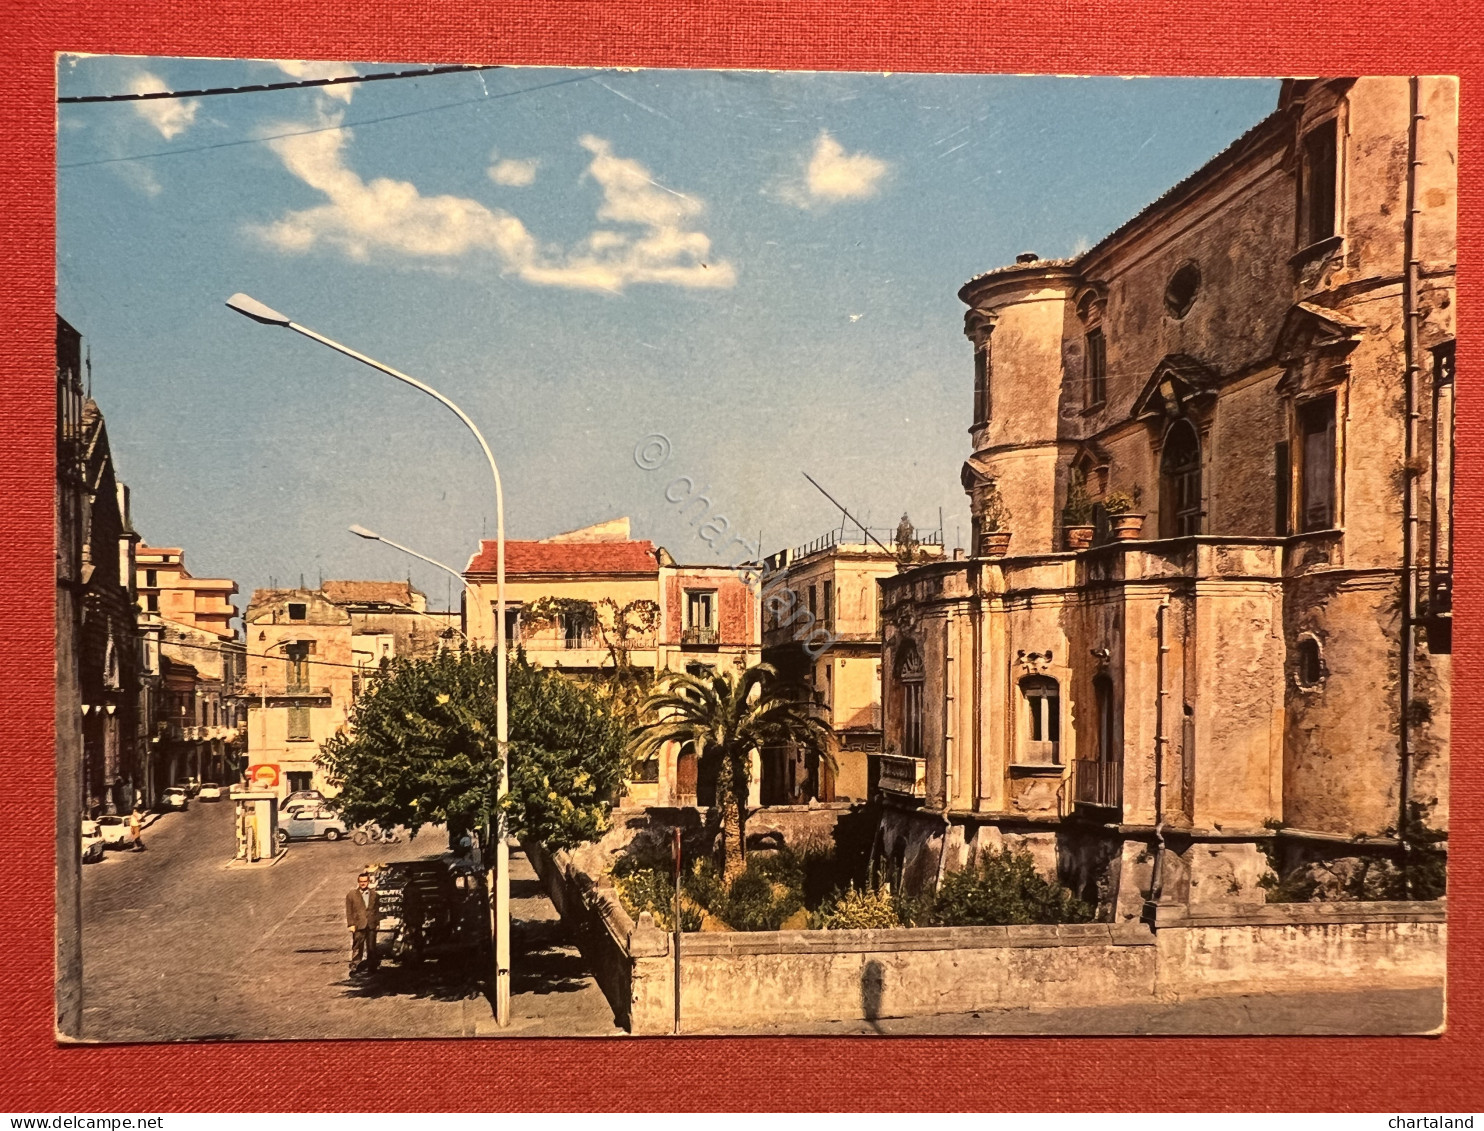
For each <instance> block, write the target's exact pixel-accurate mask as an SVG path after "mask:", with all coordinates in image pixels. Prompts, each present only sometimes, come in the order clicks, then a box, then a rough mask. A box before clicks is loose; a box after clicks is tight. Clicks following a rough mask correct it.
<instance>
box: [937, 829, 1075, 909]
mask: <svg viewBox="0 0 1484 1131" xmlns="http://www.w3.org/2000/svg"><path fill="white" fill-rule="evenodd" d="M1092 917H1093V909H1092V908H1091V907H1089V906H1088V905H1087V904H1086V903H1084V902H1082V900H1080V899H1078V898H1077V897H1076V896H1075V895H1073V894H1072V893H1071V892H1070V891H1068V890H1067V889H1066V888H1064V887H1062V886H1061V885H1060V884H1058V883H1052V882H1050V881H1048V880H1046V879H1045V878H1043V877H1042V876H1041V874H1040V873H1039V872H1037V871H1036V864H1035V861H1034V860H1032V859H1031V856H1030V853H1028V852H1025V851H1024V850H1022V851H1020V852H1011V851H1010V849H1008V848H1006V849H1003V850H1002V851H1000V852H999V853H988V852H986V853H981V854H980V856H979V859H978V860H976V861H975V862H974V864H972V865H971V866H970V867H968V868H965V869H963V870H962V871H960V872H950V873H949V874H948V875H947V876H945V877H943V882H942V883H941V884H940V885H939V886H938V893H937V895H936V896H935V897H934V898H933V900H932V904H931V908H930V910H929V912H928V919H929V921H930V922H931V923H932V925H934V926H940V927H981V926H1006V925H1009V924H1011V923H1086V922H1089V921H1091V919H1092Z"/></svg>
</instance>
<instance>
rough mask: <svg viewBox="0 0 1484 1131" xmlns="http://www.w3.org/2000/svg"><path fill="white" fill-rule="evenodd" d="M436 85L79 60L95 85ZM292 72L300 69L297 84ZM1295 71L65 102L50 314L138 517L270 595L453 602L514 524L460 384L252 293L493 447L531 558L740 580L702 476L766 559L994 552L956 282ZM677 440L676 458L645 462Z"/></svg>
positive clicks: (1268, 98)
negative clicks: (299, 588)
mask: <svg viewBox="0 0 1484 1131" xmlns="http://www.w3.org/2000/svg"><path fill="white" fill-rule="evenodd" d="M412 65H415V64H385V65H381V64H353V65H346V64H326V63H292V62H287V63H272V62H254V61H243V60H200V59H158V58H152V59H143V58H121V57H81V58H71V57H64V58H62V59H61V60H60V62H59V68H58V78H59V88H60V92H61V94H63V95H81V94H102V93H116V92H124V91H145V90H160V89H174V90H180V89H197V88H206V87H216V86H234V85H246V84H251V83H262V82H275V81H282V80H285V79H286V78H287V77H289V75H296V76H301V77H317V76H321V75H329V74H336V73H348V72H349V71H350V70H352V69H353V70H359V71H361V72H363V73H370V72H373V71H378V70H387V69H393V70H394V69H401V68H403V67H405V66H412ZM285 72H287V74H286V73H285ZM1277 92H1278V84H1277V82H1276V81H1274V80H1234V79H1216V80H1193V79H1138V80H1123V79H1107V78H1098V79H1076V78H1037V77H1013V76H934V75H886V76H883V75H865V74H817V73H768V72H752V71H740V72H739V71H733V72H722V71H659V70H643V71H583V70H561V69H539V68H508V69H499V70H492V71H484V72H480V73H478V74H454V75H442V76H435V77H426V78H420V79H401V80H391V81H385V82H374V83H365V84H358V85H353V86H344V87H331V88H320V89H317V90H295V91H284V92H271V93H254V94H237V95H226V96H217V97H203V98H196V99H190V100H150V101H143V102H134V103H112V104H108V103H105V104H83V105H68V106H62V107H60V108H59V119H58V125H59V134H58V136H59V145H58V162H59V165H60V170H59V173H58V245H59V246H58V279H57V282H58V300H57V301H58V310H59V312H60V313H61V314H62V316H63V317H65V318H66V319H68V321H70V322H71V323H72V324H73V325H75V326H76V327H77V328H78V330H80V331H81V332H82V333H83V335H84V337H85V340H86V342H87V343H88V345H89V346H90V347H91V350H92V358H93V391H94V396H95V397H96V399H97V400H98V402H99V404H100V405H101V407H102V409H103V411H104V413H105V415H106V418H107V420H108V427H109V433H110V437H111V439H112V443H113V450H114V455H115V459H116V461H117V463H118V466H119V471H120V474H121V476H122V478H123V479H124V481H125V482H127V483H128V484H129V485H130V487H131V489H132V491H133V502H134V519H135V525H136V526H137V527H138V529H139V530H140V532H141V533H142V534H143V535H144V537H145V538H146V539H147V540H148V541H150V542H152V543H154V544H157V545H159V544H166V545H180V546H184V547H185V548H186V551H187V562H188V564H189V566H190V568H191V569H192V571H193V572H194V573H196V574H197V575H198V576H207V575H211V576H227V577H232V578H234V579H236V580H237V582H238V583H239V585H240V586H241V588H242V591H243V595H244V596H243V601H244V603H245V597H246V594H247V593H249V592H250V591H251V589H253V588H254V587H260V586H264V585H267V584H268V583H269V579H270V578H276V579H277V580H278V582H279V584H297V583H298V579H299V576H300V574H302V575H303V576H304V579H305V581H306V582H307V583H309V584H310V585H313V584H315V583H316V582H317V581H318V579H319V577H320V576H321V575H323V576H325V577H368V578H400V577H406V576H408V574H409V573H410V574H411V576H412V578H413V581H414V582H415V583H416V584H418V585H419V586H420V587H421V588H423V589H424V590H425V591H426V592H428V594H429V595H430V597H431V599H432V602H433V604H434V605H435V606H436V605H441V604H442V603H443V602H444V600H445V598H446V597H447V596H448V586H449V582H448V579H447V578H446V577H445V576H444V575H442V574H440V573H439V572H438V571H436V570H433V569H431V567H426V566H423V565H422V564H421V563H419V562H416V561H415V560H413V559H410V558H407V557H405V556H403V555H400V554H397V553H396V552H395V551H393V550H390V549H388V548H386V547H384V546H380V545H376V544H373V543H368V542H364V541H361V540H359V539H356V538H354V537H353V536H351V535H350V534H349V533H346V532H345V528H346V527H347V526H348V525H350V524H351V523H360V524H362V525H365V526H369V527H372V528H373V529H376V530H379V531H380V532H381V533H383V534H385V535H387V536H388V537H390V538H393V539H395V540H397V541H400V542H402V543H404V544H407V545H409V546H412V547H415V548H416V549H418V550H420V551H421V552H422V553H425V554H428V555H429V556H432V557H434V558H438V559H441V560H442V561H445V562H447V563H449V564H451V565H453V566H455V567H458V568H461V567H462V566H463V564H464V563H465V562H466V561H467V559H468V556H469V554H470V553H471V552H472V551H473V549H474V548H475V545H476V543H477V540H478V538H479V537H480V535H481V534H482V533H483V534H486V535H488V536H490V537H493V533H494V513H493V501H492V488H491V485H490V482H489V475H488V471H487V468H486V466H485V464H484V462H483V458H482V456H481V455H480V453H479V450H478V447H477V446H476V445H475V443H474V441H473V440H472V438H471V437H469V435H468V434H467V433H466V432H465V431H464V430H463V428H462V427H461V426H460V425H459V424H458V422H457V421H456V420H455V419H454V418H453V417H452V416H451V415H449V414H448V412H447V410H446V409H444V408H442V407H441V406H439V405H438V404H436V403H435V402H434V401H432V400H431V399H429V398H427V397H424V396H422V395H421V394H419V393H417V392H415V391H414V390H411V389H409V388H407V387H406V386H404V385H402V384H400V383H398V382H396V381H393V380H391V379H389V378H387V377H385V376H382V375H380V374H378V373H376V372H374V371H372V370H370V369H368V368H366V367H364V366H360V365H358V364H356V363H355V362H353V361H351V360H348V359H346V358H343V357H340V356H339V355H337V354H334V353H333V352H331V351H329V350H327V349H325V348H324V347H323V346H319V345H316V344H315V343H313V342H311V341H309V340H307V339H305V338H303V337H300V336H299V335H296V334H293V333H290V332H288V331H285V330H282V329H276V328H269V327H264V326H259V325H257V324H256V323H252V322H249V321H247V320H246V319H244V318H242V317H241V316H239V315H236V314H234V313H232V312H231V311H229V310H228V309H227V308H226V307H225V306H224V305H223V301H224V300H225V299H226V298H227V296H228V295H230V294H232V293H234V292H236V291H244V292H246V293H248V294H250V295H253V296H254V297H256V298H258V299H260V300H261V301H263V302H265V303H267V304H269V305H270V306H273V307H276V308H277V309H279V310H281V311H283V312H285V313H286V314H288V315H290V316H291V317H292V318H294V319H295V320H296V321H298V322H300V323H302V324H304V325H306V326H309V327H311V328H313V329H315V330H317V331H318V332H320V333H322V334H325V335H327V336H329V337H331V338H334V339H337V340H339V341H341V342H344V343H346V344H347V345H350V346H352V347H353V348H355V349H358V350H360V351H361V352H363V353H366V354H368V355H370V356H372V357H375V358H378V359H380V360H381V361H383V362H386V363H387V364H390V365H393V366H395V367H397V368H400V369H403V370H405V371H407V372H409V373H411V374H412V375H414V376H416V377H419V378H420V379H422V380H424V381H427V382H428V383H429V384H431V385H434V386H435V387H437V388H438V389H440V390H441V391H442V392H444V393H445V394H446V395H448V396H449V397H451V398H452V399H453V400H455V401H456V402H458V403H459V404H460V405H461V406H462V407H463V408H464V409H465V410H466V411H467V412H468V413H469V415H470V416H471V417H472V418H473V419H474V420H475V421H476V422H477V423H478V424H479V426H480V427H481V429H482V430H483V431H484V433H485V435H486V437H487V438H488V440H489V442H490V445H491V447H492V448H493V450H494V452H495V456H496V459H497V460H498V461H499V463H500V468H501V472H502V475H503V477H504V481H505V490H506V517H507V524H508V533H509V536H510V537H516V538H533V537H542V536H545V535H547V534H553V533H556V532H559V531H562V530H567V529H571V528H574V527H578V526H583V525H586V524H588V523H591V522H597V521H600V520H603V519H606V518H611V517H615V516H617V515H625V514H626V515H629V516H631V517H632V519H633V523H634V533H635V536H637V537H646V538H652V539H654V540H655V541H657V542H659V543H661V544H663V545H665V546H667V547H668V548H669V549H670V550H671V551H672V553H674V554H675V555H676V557H677V558H679V559H681V560H683V561H695V562H708V561H711V560H714V559H713V557H712V554H711V551H710V549H709V548H708V547H707V546H706V544H704V543H702V542H700V541H698V540H697V538H696V536H695V531H694V529H693V528H692V527H691V526H689V525H688V524H687V523H686V522H685V521H684V519H683V518H682V517H681V516H680V514H679V511H678V508H676V507H674V506H672V505H671V504H669V503H667V502H666V501H665V498H664V493H663V492H664V487H665V484H666V483H667V482H669V481H670V479H672V478H673V477H674V476H677V475H682V474H684V475H688V476H691V477H692V478H693V479H694V480H696V481H697V482H698V484H699V485H700V486H705V487H709V492H708V494H709V496H710V498H711V499H712V501H713V504H714V513H717V514H721V515H724V516H726V517H727V518H728V520H729V521H730V523H731V525H732V527H733V529H734V530H737V531H741V532H745V533H746V535H747V536H748V538H749V539H753V540H755V539H756V538H757V536H758V534H759V533H761V535H762V543H763V550H764V551H765V552H771V551H773V550H776V549H778V548H780V547H783V546H788V545H794V544H797V543H800V542H803V541H807V540H809V539H811V538H813V537H815V536H817V535H818V534H820V533H823V532H824V531H826V530H828V529H830V528H831V527H832V526H838V525H839V521H840V519H839V514H838V512H837V511H835V509H834V508H833V507H832V506H831V505H830V504H829V503H828V502H827V501H826V500H825V499H824V498H823V497H822V496H820V495H819V494H818V493H817V492H816V491H815V489H814V488H813V487H811V486H810V485H809V484H808V482H807V481H806V480H805V479H804V477H803V475H802V474H801V472H802V471H808V472H809V473H810V474H812V475H813V476H814V477H815V478H816V479H819V480H820V481H821V482H822V483H823V484H824V485H825V486H826V487H827V488H829V489H830V490H831V492H832V493H833V494H834V495H835V496H836V497H837V498H839V499H840V500H841V501H842V502H844V503H845V504H846V505H847V506H849V507H851V508H852V510H854V511H857V512H859V513H860V514H861V516H862V517H865V518H866V519H867V521H869V522H870V523H871V524H872V525H876V526H894V525H895V523H896V520H897V519H898V518H899V517H900V515H901V514H902V513H903V512H904V511H905V512H907V513H909V514H910V515H911V516H912V518H913V519H914V520H915V521H916V522H917V524H918V525H919V526H921V527H936V526H937V525H938V510H939V508H940V507H941V508H942V511H943V516H944V526H945V533H946V537H947V540H948V543H949V545H950V546H952V545H953V544H954V543H955V539H959V540H962V539H963V538H964V537H966V536H967V531H968V516H967V506H966V503H965V499H964V496H963V493H962V491H961V489H960V487H959V483H958V468H959V465H960V464H961V462H962V460H963V458H964V457H965V456H966V455H967V454H968V434H967V431H966V429H967V425H968V418H969V414H970V410H971V405H972V388H971V380H972V372H973V368H972V357H971V354H970V348H969V345H968V343H967V341H966V340H965V339H964V337H963V333H962V317H963V308H962V306H961V305H960V303H959V302H958V300H957V298H956V294H955V292H956V291H957V289H958V288H959V286H961V285H962V283H963V282H964V281H965V280H966V279H968V278H970V277H971V276H973V275H976V274H978V273H980V272H982V271H985V270H988V269H989V268H991V267H995V266H999V265H1001V264H1004V263H1007V262H1010V261H1011V260H1013V258H1014V256H1015V255H1016V254H1017V253H1019V252H1022V251H1027V250H1031V251H1035V252H1038V253H1039V254H1041V255H1042V256H1046V257H1056V256H1063V255H1068V254H1072V253H1074V252H1076V251H1079V250H1081V249H1084V248H1086V247H1088V246H1090V245H1091V244H1093V243H1096V242H1097V240H1099V239H1100V238H1101V237H1102V236H1104V235H1106V234H1107V233H1108V232H1109V231H1111V230H1112V229H1114V228H1115V227H1117V226H1118V225H1119V224H1120V223H1121V222H1122V221H1123V220H1125V219H1126V218H1127V217H1128V216H1130V215H1132V214H1133V213H1134V212H1136V211H1138V210H1139V209H1141V208H1142V207H1143V206H1144V205H1146V204H1148V203H1149V202H1150V201H1151V200H1153V199H1155V198H1156V197H1157V196H1159V195H1160V194H1161V193H1162V192H1163V191H1164V190H1165V189H1166V188H1168V187H1169V186H1170V185H1171V184H1173V183H1174V182H1175V181H1177V180H1179V179H1180V178H1182V177H1184V176H1186V175H1188V174H1189V173H1191V172H1193V171H1194V170H1195V169H1197V168H1199V167H1200V166H1201V165H1202V164H1203V163H1204V162H1205V161H1207V160H1208V159H1209V158H1210V157H1211V156H1212V155H1214V154H1215V153H1217V152H1219V151H1220V150H1221V149H1223V148H1224V147H1225V146H1226V145H1227V144H1229V143H1230V142H1231V141H1232V140H1233V139H1235V138H1236V137H1237V136H1239V135H1240V134H1241V133H1242V132H1244V131H1245V130H1246V129H1248V128H1249V127H1250V126H1252V125H1253V124H1255V123H1256V122H1257V121H1259V120H1260V119H1261V118H1263V117H1264V116H1265V115H1266V114H1268V113H1269V112H1270V111H1271V110H1272V109H1273V107H1274V105H1275V103H1276V99H1277ZM656 432H658V433H663V434H664V435H665V436H667V437H668V438H669V441H670V444H671V455H670V458H669V462H668V463H667V465H666V467H665V468H664V469H663V470H661V471H657V472H646V471H644V470H642V469H640V468H639V467H638V466H637V465H636V463H635V460H634V449H635V446H636V444H638V443H639V442H640V441H641V440H642V439H643V437H645V436H646V435H648V434H650V433H656Z"/></svg>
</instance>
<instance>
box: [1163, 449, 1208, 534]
mask: <svg viewBox="0 0 1484 1131" xmlns="http://www.w3.org/2000/svg"><path fill="white" fill-rule="evenodd" d="M1159 471H1160V492H1159V533H1160V537H1161V538H1184V537H1186V536H1187V535H1190V534H1199V533H1200V532H1201V438H1200V435H1199V433H1197V432H1196V430H1195V425H1194V424H1192V423H1191V422H1190V421H1189V420H1177V421H1175V423H1174V424H1172V425H1170V430H1169V431H1168V432H1166V433H1165V443H1164V451H1163V453H1162V454H1161V456H1160V465H1159Z"/></svg>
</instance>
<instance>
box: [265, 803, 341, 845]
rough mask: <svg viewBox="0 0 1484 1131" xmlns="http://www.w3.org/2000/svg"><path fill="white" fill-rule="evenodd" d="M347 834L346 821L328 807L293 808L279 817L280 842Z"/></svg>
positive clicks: (336, 838)
mask: <svg viewBox="0 0 1484 1131" xmlns="http://www.w3.org/2000/svg"><path fill="white" fill-rule="evenodd" d="M344 835H345V822H344V821H342V820H341V819H340V818H339V817H337V816H336V815H335V814H334V813H331V812H330V811H329V810H328V809H292V810H290V811H289V812H288V813H280V814H279V817H278V843H279V844H287V843H288V842H289V841H291V840H311V839H314V838H316V837H323V838H324V839H325V840H339V839H340V838H341V837H343V836H344Z"/></svg>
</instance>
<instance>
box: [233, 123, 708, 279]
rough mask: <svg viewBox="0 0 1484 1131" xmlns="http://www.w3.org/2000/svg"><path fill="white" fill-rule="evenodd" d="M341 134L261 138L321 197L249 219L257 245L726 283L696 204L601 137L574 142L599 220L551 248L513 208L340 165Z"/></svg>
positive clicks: (534, 273) (536, 275) (531, 271)
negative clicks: (267, 218)
mask: <svg viewBox="0 0 1484 1131" xmlns="http://www.w3.org/2000/svg"><path fill="white" fill-rule="evenodd" d="M339 121H340V118H339V115H338V114H336V115H329V116H325V115H323V114H322V117H321V121H320V123H319V124H320V125H321V126H326V125H330V126H333V125H338V124H339ZM280 129H281V127H279V128H275V129H274V130H273V131H272V132H279V131H280ZM349 132H350V131H348V130H344V129H329V130H325V131H323V132H319V133H309V134H300V135H298V136H293V137H280V138H276V139H274V140H273V141H271V142H269V145H270V146H271V147H272V149H273V151H274V152H275V153H277V154H278V156H279V158H280V159H281V160H282V161H283V163H284V167H285V168H286V169H288V171H289V172H290V173H292V174H293V175H294V176H296V177H298V178H299V179H300V180H302V181H303V182H304V183H305V184H307V185H309V186H310V187H311V188H314V189H317V190H319V191H320V192H321V193H323V194H324V195H325V197H326V198H327V200H326V202H325V203H324V204H320V205H316V206H315V207H312V208H306V209H300V210H298V211H294V212H290V213H288V214H287V215H286V216H284V217H283V218H281V219H279V220H276V221H274V222H273V223H270V224H267V225H264V226H262V227H258V228H256V229H254V230H255V232H256V234H257V235H259V236H260V237H261V238H262V239H264V240H265V241H266V242H267V243H268V244H270V245H271V246H273V247H275V248H277V249H279V250H280V251H284V252H291V253H303V252H307V251H309V250H311V249H313V248H315V247H317V246H326V247H330V248H334V249H336V250H338V251H340V252H342V253H343V254H345V255H347V256H349V257H351V258H352V259H356V260H362V261H365V260H369V259H370V258H371V256H372V255H373V254H375V253H383V252H384V253H391V254H394V255H401V256H408V257H413V258H420V259H424V260H427V259H438V258H452V257H456V256H461V255H466V254H470V253H474V252H493V253H494V254H495V256H496V257H497V258H498V260H499V261H500V265H501V269H502V270H504V271H506V272H508V273H510V274H513V275H515V276H517V277H518V278H521V279H523V280H525V281H526V282H529V283H535V284H539V285H544V286H559V287H574V288H580V289H590V290H607V291H619V290H622V289H623V287H624V286H626V285H627V284H630V283H665V284H669V285H672V286H681V287H729V286H731V285H732V284H733V283H734V282H735V281H736V272H735V271H734V270H733V268H732V266H731V264H729V263H726V262H724V261H720V262H711V261H710V251H711V240H710V238H709V237H708V236H707V235H706V234H705V233H704V232H701V231H698V230H695V229H694V227H693V221H694V220H695V219H696V218H697V217H698V216H699V215H700V213H701V212H702V211H703V210H704V207H703V205H702V204H701V202H700V201H699V200H696V199H695V198H693V197H688V196H685V195H684V194H682V193H677V192H674V191H672V190H670V189H666V188H664V187H662V186H660V185H658V184H656V182H655V181H654V179H653V178H652V177H651V175H650V173H649V171H648V170H647V169H646V168H645V167H644V166H643V165H641V164H640V163H639V162H637V161H632V160H629V159H626V158H621V157H616V156H614V155H613V153H612V151H611V149H610V148H609V145H608V143H607V142H606V141H604V140H602V139H601V138H596V137H584V138H582V139H581V144H582V145H583V147H584V148H585V149H587V150H588V152H589V153H591V154H592V155H593V158H592V161H591V163H590V164H589V166H588V173H589V174H591V176H592V177H593V178H594V179H595V180H596V181H597V182H598V184H599V185H600V186H601V187H602V189H603V203H602V205H601V206H600V207H599V209H598V215H597V218H598V219H599V220H601V221H607V222H608V223H607V224H606V225H605V226H604V227H602V228H599V229H597V230H595V231H593V232H592V233H591V234H589V235H588V236H586V237H585V238H583V239H582V240H579V241H578V242H577V243H576V244H574V245H573V246H572V247H571V248H562V247H559V246H551V245H544V244H542V243H541V242H540V241H538V240H537V239H536V237H535V236H533V235H532V234H531V233H530V231H528V230H527V228H526V226H525V224H523V223H522V222H521V221H520V219H519V218H518V217H516V216H513V215H511V214H510V213H508V212H505V211H503V210H502V209H498V208H490V207H488V206H486V205H484V204H482V203H480V202H479V201H477V200H472V199H468V198H466V197H458V196H450V195H441V196H424V195H422V193H421V192H419V190H418V188H417V186H416V185H414V184H412V183H411V182H409V181H398V180H393V179H391V178H388V177H378V178H376V179H374V180H372V181H369V182H368V181H365V180H363V179H362V178H361V177H360V175H359V174H357V173H356V172H355V171H354V170H352V169H350V168H348V167H347V166H346V164H345V159H344V152H343V150H344V145H345V142H346V141H347V140H348V135H349Z"/></svg>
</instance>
